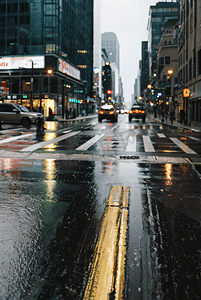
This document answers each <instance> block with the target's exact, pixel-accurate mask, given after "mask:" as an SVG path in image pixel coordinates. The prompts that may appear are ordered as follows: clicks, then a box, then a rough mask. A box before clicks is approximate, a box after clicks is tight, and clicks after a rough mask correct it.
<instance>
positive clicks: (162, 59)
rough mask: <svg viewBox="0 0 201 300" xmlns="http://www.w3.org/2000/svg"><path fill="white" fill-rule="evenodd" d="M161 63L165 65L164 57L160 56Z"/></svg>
mask: <svg viewBox="0 0 201 300" xmlns="http://www.w3.org/2000/svg"><path fill="white" fill-rule="evenodd" d="M159 65H164V57H160V58H159Z"/></svg>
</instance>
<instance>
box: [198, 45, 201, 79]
mask: <svg viewBox="0 0 201 300" xmlns="http://www.w3.org/2000/svg"><path fill="white" fill-rule="evenodd" d="M200 74H201V49H200V50H199V51H198V75H200Z"/></svg>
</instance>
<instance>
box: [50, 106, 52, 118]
mask: <svg viewBox="0 0 201 300" xmlns="http://www.w3.org/2000/svg"><path fill="white" fill-rule="evenodd" d="M51 115H52V109H51V107H49V116H51Z"/></svg>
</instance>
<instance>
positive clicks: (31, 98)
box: [30, 59, 33, 111]
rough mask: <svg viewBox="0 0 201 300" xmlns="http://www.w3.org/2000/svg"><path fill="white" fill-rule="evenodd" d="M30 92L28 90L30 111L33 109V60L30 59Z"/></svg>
mask: <svg viewBox="0 0 201 300" xmlns="http://www.w3.org/2000/svg"><path fill="white" fill-rule="evenodd" d="M30 61H31V92H30V106H31V111H33V60H31V59H30Z"/></svg>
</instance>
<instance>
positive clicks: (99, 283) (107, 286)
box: [83, 185, 129, 300]
mask: <svg viewBox="0 0 201 300" xmlns="http://www.w3.org/2000/svg"><path fill="white" fill-rule="evenodd" d="M128 200H129V188H128V187H126V186H120V185H117V186H114V187H113V188H112V190H111V192H110V196H109V199H108V201H107V206H106V211H105V214H104V217H103V220H102V224H101V231H100V235H99V239H98V241H97V244H96V247H95V253H94V257H93V261H92V266H91V271H90V275H89V279H88V282H87V285H86V289H85V294H84V298H83V299H84V300H90V299H93V300H94V299H96V300H107V299H108V300H109V299H123V290H124V282H125V260H126V234H127V222H128Z"/></svg>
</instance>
